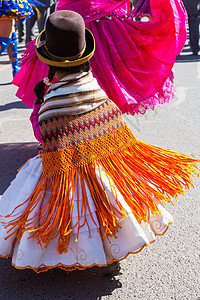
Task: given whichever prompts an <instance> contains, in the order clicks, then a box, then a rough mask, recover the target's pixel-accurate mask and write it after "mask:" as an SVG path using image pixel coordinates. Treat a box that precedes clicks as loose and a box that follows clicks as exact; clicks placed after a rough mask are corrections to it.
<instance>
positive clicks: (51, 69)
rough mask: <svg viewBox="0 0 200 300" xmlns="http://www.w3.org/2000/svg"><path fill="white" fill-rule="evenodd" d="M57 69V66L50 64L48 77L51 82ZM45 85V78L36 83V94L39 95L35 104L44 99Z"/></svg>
mask: <svg viewBox="0 0 200 300" xmlns="http://www.w3.org/2000/svg"><path fill="white" fill-rule="evenodd" d="M56 71H57V68H56V67H54V66H49V72H48V75H47V77H48V79H49V82H51V81H52V80H53V77H54V75H55V73H56ZM45 87H46V84H45V83H44V81H43V80H41V81H40V82H38V83H37V84H36V86H35V87H34V92H35V95H36V97H37V99H36V101H35V104H39V103H42V102H43V101H44V92H45Z"/></svg>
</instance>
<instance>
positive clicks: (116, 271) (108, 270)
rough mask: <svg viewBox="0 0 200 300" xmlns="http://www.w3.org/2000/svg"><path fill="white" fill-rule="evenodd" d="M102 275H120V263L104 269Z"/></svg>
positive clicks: (116, 262)
mask: <svg viewBox="0 0 200 300" xmlns="http://www.w3.org/2000/svg"><path fill="white" fill-rule="evenodd" d="M101 269H102V273H103V274H104V275H118V274H119V272H120V270H121V267H120V264H119V262H118V261H115V262H113V263H112V264H109V265H107V266H106V267H102V268H101Z"/></svg>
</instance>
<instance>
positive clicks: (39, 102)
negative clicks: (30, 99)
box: [34, 99, 43, 104]
mask: <svg viewBox="0 0 200 300" xmlns="http://www.w3.org/2000/svg"><path fill="white" fill-rule="evenodd" d="M42 103H43V100H42V99H41V100H38V99H36V100H35V102H34V104H42Z"/></svg>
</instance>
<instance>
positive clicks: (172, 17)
mask: <svg viewBox="0 0 200 300" xmlns="http://www.w3.org/2000/svg"><path fill="white" fill-rule="evenodd" d="M146 1H147V0H146ZM140 2H141V1H140ZM147 2H148V1H147ZM140 4H141V3H138V5H140ZM129 5H130V1H129V0H123V1H122V0H104V1H102V0H98V1H95V2H94V1H90V0H76V1H71V0H60V1H59V3H58V6H57V10H63V9H67V10H72V11H76V12H78V13H79V14H81V16H82V17H83V18H84V20H85V24H86V27H87V28H88V29H89V30H91V31H92V32H93V34H94V37H95V40H96V44H97V45H98V47H97V50H96V52H95V54H94V56H93V58H92V60H91V66H92V72H93V75H94V77H95V78H96V79H97V80H98V83H99V84H100V86H101V88H103V89H104V91H105V92H106V94H107V96H108V97H109V98H110V99H112V100H113V101H114V102H115V103H116V104H117V105H118V107H119V108H120V109H121V110H122V112H123V113H131V114H135V113H142V114H143V113H144V112H145V111H146V109H148V108H151V109H154V106H155V105H161V104H163V103H164V102H168V100H169V99H170V97H173V94H174V87H173V83H172V80H173V76H172V67H173V64H174V61H175V57H176V55H178V54H179V52H180V51H181V49H182V47H183V45H184V43H185V39H186V31H185V11H184V9H183V7H182V5H181V2H180V1H179V0H167V1H162V0H159V1H158V0H151V1H150V5H151V14H152V18H151V21H150V22H137V21H134V20H133V18H132V16H131V15H130V10H129ZM142 8H143V6H142V7H141V9H142ZM148 11H149V9H148ZM47 73H48V67H47V66H45V64H43V63H42V62H41V61H40V60H39V59H38V58H37V55H36V52H35V47H34V42H32V43H31V44H29V46H28V48H27V50H26V51H25V54H24V57H23V60H22V68H21V70H20V72H19V73H18V75H17V76H16V77H15V79H14V81H13V83H14V84H15V85H17V86H19V89H18V91H17V96H18V97H19V98H21V99H22V101H23V102H24V103H25V104H27V105H28V106H30V107H33V103H34V99H35V95H34V86H35V84H36V83H37V80H38V79H42V78H44V77H45V76H46V75H47Z"/></svg>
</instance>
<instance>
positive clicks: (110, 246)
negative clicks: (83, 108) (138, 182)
mask: <svg viewBox="0 0 200 300" xmlns="http://www.w3.org/2000/svg"><path fill="white" fill-rule="evenodd" d="M41 174H42V158H41V156H40V155H38V156H36V157H34V158H32V159H30V160H29V161H27V162H26V164H25V165H24V166H23V167H22V168H21V170H20V171H19V173H18V174H17V176H16V178H15V179H14V180H13V181H12V182H11V184H10V186H9V187H8V189H7V190H6V192H5V193H4V194H3V196H2V198H1V199H0V215H1V216H2V217H1V218H0V222H8V221H9V220H10V219H9V218H5V217H3V216H6V215H9V214H10V213H11V212H12V211H13V209H14V208H16V207H17V206H19V205H20V204H22V203H24V202H25V200H26V199H27V198H28V197H29V196H30V195H31V194H32V192H33V191H34V189H35V187H36V186H37V183H38V181H39V179H40V177H41ZM98 174H99V172H96V175H97V178H98V180H99V182H100V180H103V182H104V186H105V187H106V189H107V194H108V195H109V198H110V202H111V203H112V205H114V206H117V204H116V202H115V199H114V197H113V195H112V191H111V187H110V184H109V182H108V177H107V175H106V174H105V173H104V171H103V170H101V179H100V178H99V175H98ZM87 195H88V201H89V207H90V210H91V212H92V216H93V218H94V220H95V222H96V224H97V227H100V225H99V222H98V219H97V217H96V207H95V205H94V202H93V200H92V197H91V196H90V192H89V190H87ZM46 197H48V192H47V195H46ZM75 199H76V198H75ZM118 200H119V201H120V203H121V204H122V206H123V207H124V209H125V211H126V214H127V218H124V217H121V219H120V220H119V221H118V224H119V225H120V226H121V228H119V230H118V232H117V237H114V236H112V237H110V238H109V240H108V239H107V238H105V239H103V238H102V235H101V233H100V232H101V230H98V228H97V227H96V226H95V224H94V222H93V221H92V220H91V217H90V215H89V212H88V217H87V220H88V222H89V226H90V229H91V233H90V235H91V237H89V232H88V226H86V224H85V225H84V226H83V227H81V228H80V232H79V238H78V241H77V242H75V240H76V237H77V232H76V228H75V229H74V230H73V231H72V233H71V234H70V242H69V245H68V247H67V249H66V253H63V254H59V253H58V251H57V250H56V249H57V244H58V237H57V238H55V239H53V240H51V241H50V243H49V244H48V246H47V248H44V249H42V248H41V247H40V245H39V244H38V241H37V239H34V238H30V239H29V237H30V233H29V232H28V231H25V232H24V233H23V235H22V236H21V239H20V240H19V241H16V234H17V232H16V234H14V235H12V236H11V237H9V238H8V239H5V237H6V236H8V235H9V233H8V229H9V228H7V229H5V228H4V226H3V225H2V223H0V256H2V257H9V256H11V257H12V264H13V265H14V266H15V267H16V268H19V269H24V268H31V269H34V270H35V271H36V272H41V271H44V270H48V269H51V268H55V267H60V268H64V269H66V270H73V269H84V268H88V267H92V266H95V265H97V266H105V265H107V264H109V263H112V262H113V261H119V260H122V259H124V258H125V257H127V255H128V254H130V253H138V252H139V251H141V250H142V249H143V248H144V247H145V246H149V245H150V244H151V243H153V242H154V241H155V240H156V235H162V234H164V233H165V232H166V230H167V229H168V227H169V225H170V224H172V223H173V217H172V216H171V215H170V214H169V213H168V211H167V210H166V209H165V207H164V205H163V203H161V202H158V201H157V200H156V199H155V203H156V205H157V207H158V209H159V210H160V212H161V214H160V215H159V216H158V215H155V216H150V218H149V221H148V223H147V222H142V223H141V224H139V223H138V222H137V220H136V218H135V217H134V215H133V213H132V211H131V209H130V208H129V207H128V205H127V204H126V203H125V201H124V199H123V197H122V195H121V194H120V193H119V191H118ZM27 205H28V203H26V204H24V206H23V209H26V207H27ZM80 205H81V201H80ZM39 207H40V204H38V205H37V206H36V207H35V209H34V210H33V211H32V212H30V215H29V217H28V218H31V217H32V216H33V215H34V214H36V213H37V212H38V210H39ZM74 207H75V208H76V205H74ZM21 209H22V208H20V210H21ZM17 212H19V211H18V209H16V211H15V213H17ZM77 216H78V213H77V209H74V210H73V215H72V226H73V224H76V222H77ZM11 220H12V219H11ZM83 222H84V220H83ZM19 226H20V225H19Z"/></svg>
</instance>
